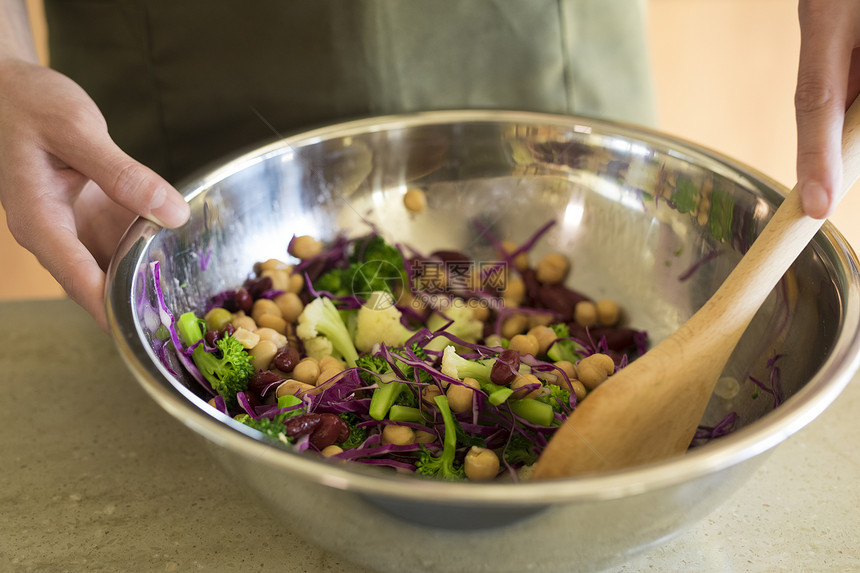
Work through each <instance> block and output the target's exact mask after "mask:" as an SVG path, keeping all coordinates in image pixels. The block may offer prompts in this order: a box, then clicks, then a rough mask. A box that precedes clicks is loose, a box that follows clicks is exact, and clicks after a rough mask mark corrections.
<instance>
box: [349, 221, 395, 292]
mask: <svg viewBox="0 0 860 573" xmlns="http://www.w3.org/2000/svg"><path fill="white" fill-rule="evenodd" d="M350 260H351V262H352V264H353V265H359V267H358V268H357V269H356V272H355V273H354V274H353V276H352V285H351V286H352V288H353V291H354V292H368V293H369V292H374V291H386V292H388V293H391V294H394V291H395V289H396V287H397V286H399V285H405V284H406V278H407V277H406V268H405V265H404V264H403V255H402V254H401V253H400V251H399V250H398V249H397V247H394V246H392V245H389V244H388V243H386V242H385V239H383V238H382V237H380V236H379V235H374V236H372V237H370V238H369V239H366V240H364V241H363V242H357V243H356V244H355V248H354V250H353V253H352V258H351V259H350Z"/></svg>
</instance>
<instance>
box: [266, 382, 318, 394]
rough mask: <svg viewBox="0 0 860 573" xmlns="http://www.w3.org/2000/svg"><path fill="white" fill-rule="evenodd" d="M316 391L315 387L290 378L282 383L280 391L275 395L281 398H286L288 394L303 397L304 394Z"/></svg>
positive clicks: (276, 391) (279, 387)
mask: <svg viewBox="0 0 860 573" xmlns="http://www.w3.org/2000/svg"><path fill="white" fill-rule="evenodd" d="M310 390H314V387H313V386H312V385H310V384H305V383H304V382H299V381H298V380H294V379H292V378H288V379H287V380H284V381H283V382H281V384H280V385H279V386H278V389H277V390H275V395H276V396H277V397H278V398H280V397H282V396H286V395H288V394H292V395H293V396H301V395H302V394H306V393H307V392H308V391H310Z"/></svg>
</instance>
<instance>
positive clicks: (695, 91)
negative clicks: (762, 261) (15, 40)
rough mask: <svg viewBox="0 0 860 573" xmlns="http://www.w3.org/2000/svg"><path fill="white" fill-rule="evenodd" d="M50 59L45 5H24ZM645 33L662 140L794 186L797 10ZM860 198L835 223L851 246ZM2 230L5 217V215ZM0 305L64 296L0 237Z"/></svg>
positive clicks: (663, 3) (730, 16) (719, 9)
mask: <svg viewBox="0 0 860 573" xmlns="http://www.w3.org/2000/svg"><path fill="white" fill-rule="evenodd" d="M28 5H29V6H30V8H31V10H32V15H33V19H34V21H35V26H34V33H35V37H36V40H37V43H38V44H39V49H40V54H42V55H43V57H45V53H46V50H45V48H44V38H45V30H44V21H43V13H42V9H41V3H40V0H28ZM648 31H649V35H650V39H651V54H652V63H653V71H654V77H655V81H656V86H657V92H658V93H657V95H658V103H659V109H658V112H659V127H660V129H661V130H663V131H665V132H667V133H670V134H673V135H677V136H680V137H682V138H685V139H688V140H690V141H694V142H696V143H699V144H701V145H705V146H707V147H710V148H712V149H714V150H716V151H719V152H722V153H724V154H726V155H729V156H731V157H734V158H736V159H739V160H741V161H743V162H744V163H746V164H748V165H750V166H752V167H754V168H756V169H757V170H759V171H761V172H762V173H764V174H766V175H768V176H770V177H772V178H773V179H775V180H776V181H778V182H780V183H782V184H784V185H786V186H791V185H792V184H793V181H794V153H795V141H796V132H795V127H794V108H793V92H794V83H795V78H796V67H797V57H798V53H799V48H800V34H799V29H798V24H797V14H796V3H795V2H794V1H792V0H649V24H648ZM857 214H860V191H858V190H855V192H853V193H852V194H849V196H848V197H846V199H844V200H843V202H842V204H841V205H840V206H839V208H838V210H837V212H836V213H835V215H834V216H833V218H832V221H833V222H834V223H835V224H836V226H837V228H838V229H840V230H841V231H842V232H843V233H844V234H845V235H846V237H847V238H848V240H849V241H850V242H851V243H852V244H854V245H860V229H855V228H853V227H855V226H854V225H852V223H853V219H855V217H856V215H857ZM4 221H5V214H4ZM0 269H2V270H3V272H2V278H0V299H21V298H40V297H55V296H61V295H62V289H60V287H59V286H58V285H57V284H56V283H55V282H54V281H53V279H52V278H51V277H50V275H48V274H47V273H46V272H45V271H44V270H43V269H41V267H40V266H39V264H38V262H37V261H36V259H35V257H33V256H32V255H31V254H29V253H28V252H26V251H25V250H24V249H22V248H21V247H19V246H18V245H17V244H16V243H15V242H14V240H13V239H12V237H11V236H10V235H9V232H8V230H7V229H6V227H5V225H2V228H0Z"/></svg>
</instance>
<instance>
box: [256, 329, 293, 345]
mask: <svg viewBox="0 0 860 573" xmlns="http://www.w3.org/2000/svg"><path fill="white" fill-rule="evenodd" d="M256 332H257V335H258V336H259V337H260V341H261V342H262V341H263V340H268V341H269V342H272V343H274V345H275V346H276V347H277V348H283V347H284V346H286V345H287V337H286V336H284V335H283V334H281V333H280V332H278V331H277V330H275V329H274V328H268V327H262V328H258V329H257V330H256Z"/></svg>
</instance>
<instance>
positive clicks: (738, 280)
mask: <svg viewBox="0 0 860 573" xmlns="http://www.w3.org/2000/svg"><path fill="white" fill-rule="evenodd" d="M858 99H860V98H858ZM858 176H860V103H858V101H855V102H854V103H853V104H852V105H851V107H850V108H849V109H848V111H847V112H846V114H845V123H844V128H843V131H842V185H841V186H840V188H839V189H838V190H837V194H836V197H835V200H836V201H839V200H840V199H841V198H842V197H843V196H844V195H845V193H846V192H847V191H848V190H849V189H850V188H851V186H852V185H853V184H854V181H855V180H856V179H857V178H858ZM823 224H824V221H823V220H822V219H813V218H811V217H808V216H807V215H806V214H805V213H804V212H803V207H802V205H801V201H800V192H799V189H798V187H797V186H795V188H794V189H792V191H791V192H790V193H789V194H788V196H787V197H786V199H785V201H783V203H782V205H780V207H779V208H778V209H777V210H776V212H775V213H774V215H773V217H772V218H771V220H770V221H769V222H768V224H767V226H765V228H764V229H763V230H762V232H761V234H760V235H759V236H758V238H756V240H755V241H754V242H753V244H752V247H751V248H750V249H749V251H748V252H747V253H746V254H745V255H744V257H743V258H742V259H741V260H740V262H739V263H738V265H737V266H736V267H735V269H734V270H733V271H732V273H731V274H730V275H729V276H728V277H727V278H726V280H725V282H724V283H723V284H722V286H721V287H720V288H719V289H718V290H717V292H716V293H715V294H714V296H713V297H711V299H710V300H709V301H708V302H707V303H706V304H705V305H704V306H703V307H702V309H701V310H700V311H699V312H698V313H696V315H695V316H694V318H695V321H694V320H693V319H691V320H690V321H689V322H688V323H687V324H686V325H685V327H690V326H696V325H699V324H700V325H701V326H702V327H703V328H707V327H708V325H714V324H719V325H720V329H718V330H717V329H713V328H710V329H709V330H711V331H713V332H714V333H715V334H716V335H718V336H726V332H727V331H728V332H737V338H738V339H740V336H741V334H743V331H744V330H745V329H746V327H747V326H748V324H749V322H750V321H751V320H752V318H753V316H754V315H755V313H756V311H757V310H758V308H759V307H760V306H761V305H762V303H764V300H765V299H766V298H767V296H768V294H769V293H770V291H771V290H772V289H773V288H774V287H775V286H776V284H777V283H778V282H779V280H780V278H781V277H782V276H783V275H784V274H785V272H786V271H787V270H788V268H789V267H790V266H791V264H792V263H793V262H794V261H795V260H796V259H797V257H798V256H799V255H800V253H801V251H803V249H804V248H806V246H807V245H808V244H809V242H810V241H811V240H812V238H813V237H814V236H815V233H817V232H818V230H819V229H820V228H821V225H823Z"/></svg>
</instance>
